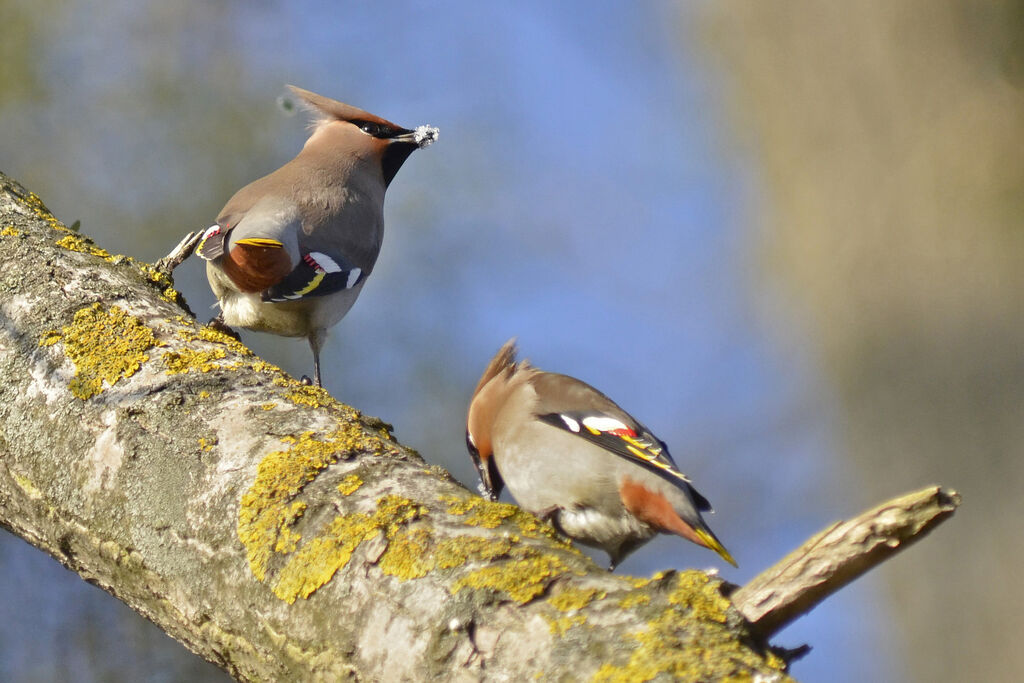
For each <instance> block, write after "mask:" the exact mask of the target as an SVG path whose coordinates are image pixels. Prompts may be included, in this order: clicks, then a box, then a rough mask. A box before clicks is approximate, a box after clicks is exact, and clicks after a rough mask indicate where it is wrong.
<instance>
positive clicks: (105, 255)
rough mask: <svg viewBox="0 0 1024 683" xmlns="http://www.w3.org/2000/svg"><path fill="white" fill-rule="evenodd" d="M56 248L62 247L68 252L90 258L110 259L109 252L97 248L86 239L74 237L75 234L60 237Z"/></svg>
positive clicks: (81, 236)
mask: <svg viewBox="0 0 1024 683" xmlns="http://www.w3.org/2000/svg"><path fill="white" fill-rule="evenodd" d="M57 246H58V247H64V248H65V249H67V250H68V251H78V252H81V253H83V254H89V255H90V256H98V257H100V258H102V259H109V258H110V257H111V256H110V252H109V251H107V250H106V249H103V248H101V247H97V246H96V244H95V243H93V241H92V240H91V239H89V238H88V237H85V236H83V235H76V234H75V233H68V234H66V235H64V236H63V237H61V238H60V239H59V240H57Z"/></svg>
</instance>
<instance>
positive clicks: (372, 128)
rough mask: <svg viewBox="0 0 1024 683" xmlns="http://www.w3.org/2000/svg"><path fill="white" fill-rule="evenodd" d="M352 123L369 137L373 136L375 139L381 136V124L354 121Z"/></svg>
mask: <svg viewBox="0 0 1024 683" xmlns="http://www.w3.org/2000/svg"><path fill="white" fill-rule="evenodd" d="M352 123H353V124H354V125H355V126H357V127H358V128H359V130H361V131H363V132H364V133H366V134H367V135H372V136H373V137H375V138H377V137H380V136H381V125H380V124H379V123H374V122H372V121H353V122H352Z"/></svg>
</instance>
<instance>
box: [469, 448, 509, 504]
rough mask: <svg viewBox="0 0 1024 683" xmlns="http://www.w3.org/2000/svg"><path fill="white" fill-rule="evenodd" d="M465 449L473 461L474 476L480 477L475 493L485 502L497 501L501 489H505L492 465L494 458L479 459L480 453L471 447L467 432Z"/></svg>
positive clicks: (495, 467)
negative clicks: (484, 499)
mask: <svg viewBox="0 0 1024 683" xmlns="http://www.w3.org/2000/svg"><path fill="white" fill-rule="evenodd" d="M466 447H467V448H468V449H469V455H470V457H471V458H472V459H473V467H475V468H476V474H477V476H478V477H480V485H479V486H478V487H477V491H479V492H480V495H481V496H483V497H484V498H486V499H487V500H490V501H495V500H498V496H500V495H501V491H502V489H504V488H505V480H504V479H502V478H501V474H500V473H499V472H498V468H497V466H495V464H494V458H486V459H485V458H481V457H480V451H479V450H477V447H476V446H474V445H473V441H472V439H470V438H469V432H468V431H467V432H466Z"/></svg>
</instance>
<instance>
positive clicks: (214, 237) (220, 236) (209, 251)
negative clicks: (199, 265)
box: [196, 223, 231, 261]
mask: <svg viewBox="0 0 1024 683" xmlns="http://www.w3.org/2000/svg"><path fill="white" fill-rule="evenodd" d="M230 230H231V228H229V227H227V226H223V225H221V224H220V223H217V224H214V225H212V226H210V227H209V228H207V229H206V232H204V233H203V236H202V237H200V238H199V245H198V246H197V247H196V254H198V255H199V256H200V257H202V258H203V259H205V260H207V261H213V260H214V259H218V258H220V257H221V256H223V255H224V250H225V249H226V248H227V236H228V232H230Z"/></svg>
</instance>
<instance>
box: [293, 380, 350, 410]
mask: <svg viewBox="0 0 1024 683" xmlns="http://www.w3.org/2000/svg"><path fill="white" fill-rule="evenodd" d="M284 397H285V398H286V399H288V400H289V401H291V402H292V403H294V404H296V405H300V406H309V407H310V408H325V407H327V406H331V405H336V404H337V401H335V400H334V397H333V396H331V395H330V393H328V391H327V390H326V389H324V388H322V387H314V386H312V385H305V384H296V386H294V387H292V390H291V391H289V392H288V393H287V394H285V395H284Z"/></svg>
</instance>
